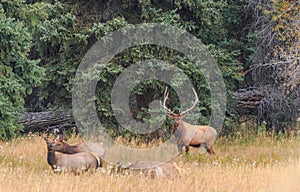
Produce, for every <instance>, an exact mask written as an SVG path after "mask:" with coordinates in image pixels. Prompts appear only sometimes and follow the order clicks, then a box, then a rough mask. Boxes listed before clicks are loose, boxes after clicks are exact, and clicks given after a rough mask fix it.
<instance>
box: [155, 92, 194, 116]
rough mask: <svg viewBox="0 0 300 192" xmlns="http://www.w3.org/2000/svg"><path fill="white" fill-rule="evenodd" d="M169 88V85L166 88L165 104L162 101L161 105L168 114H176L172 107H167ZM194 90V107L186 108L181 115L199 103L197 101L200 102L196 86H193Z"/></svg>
mask: <svg viewBox="0 0 300 192" xmlns="http://www.w3.org/2000/svg"><path fill="white" fill-rule="evenodd" d="M167 90H168V87H166V89H165V93H164V102H163V104H161V103H160V105H161V106H162V108H163V110H164V112H165V113H167V114H168V115H176V114H175V113H174V112H173V111H172V110H171V109H169V108H167V107H166V101H167V99H168V96H169V93H168V91H167ZM193 92H194V95H195V101H194V103H193V105H192V107H191V108H189V109H187V110H185V111H183V112H181V113H180V115H183V114H185V113H187V112H189V111H190V110H192V109H193V108H194V107H195V106H196V105H197V103H198V102H199V99H198V95H197V93H196V91H195V89H194V88H193Z"/></svg>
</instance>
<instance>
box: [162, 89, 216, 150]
mask: <svg viewBox="0 0 300 192" xmlns="http://www.w3.org/2000/svg"><path fill="white" fill-rule="evenodd" d="M193 92H194V94H195V101H194V104H193V106H192V107H191V108H189V109H188V110H186V111H184V112H181V113H179V114H176V113H174V112H172V110H170V109H169V108H167V107H166V101H167V99H168V93H167V89H166V90H165V94H164V101H163V104H162V107H163V110H164V112H165V113H167V114H168V116H169V117H170V118H171V119H173V125H172V128H173V133H174V136H175V137H176V139H177V144H178V150H179V151H180V153H182V148H183V147H185V150H186V153H188V151H189V146H192V147H200V146H204V148H205V149H206V151H207V152H208V153H210V154H215V152H214V150H213V144H214V142H215V140H216V137H217V132H216V130H215V129H214V128H212V127H210V126H207V125H204V126H201V125H191V124H189V123H187V122H185V121H183V118H184V117H185V116H186V114H187V112H188V111H190V110H192V109H193V108H194V107H195V106H196V105H197V103H198V96H197V93H196V91H195V90H194V89H193Z"/></svg>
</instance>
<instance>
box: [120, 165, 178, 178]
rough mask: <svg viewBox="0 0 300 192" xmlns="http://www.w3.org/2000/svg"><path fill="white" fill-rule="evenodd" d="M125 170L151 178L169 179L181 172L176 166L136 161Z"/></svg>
mask: <svg viewBox="0 0 300 192" xmlns="http://www.w3.org/2000/svg"><path fill="white" fill-rule="evenodd" d="M126 168H127V169H129V170H138V171H142V172H143V173H144V174H145V175H146V176H150V177H151V178H170V177H176V176H180V175H181V170H180V168H179V167H178V166H177V165H175V164H172V163H165V162H157V161H137V162H135V163H133V164H131V165H129V166H128V167H126Z"/></svg>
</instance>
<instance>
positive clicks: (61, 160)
mask: <svg viewBox="0 0 300 192" xmlns="http://www.w3.org/2000/svg"><path fill="white" fill-rule="evenodd" d="M44 139H45V141H46V144H47V149H48V153H47V162H48V164H49V165H50V166H51V168H52V169H53V170H54V171H59V172H73V173H75V174H79V173H83V172H86V171H88V170H89V169H93V170H95V169H96V168H98V167H99V166H100V162H99V160H98V159H97V157H96V156H95V155H93V154H92V153H90V152H80V153H76V154H63V153H57V152H56V151H55V150H54V149H53V145H54V143H55V141H54V140H51V139H48V138H44Z"/></svg>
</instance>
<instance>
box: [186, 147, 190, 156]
mask: <svg viewBox="0 0 300 192" xmlns="http://www.w3.org/2000/svg"><path fill="white" fill-rule="evenodd" d="M189 150H190V149H189V146H185V153H186V154H188V153H189Z"/></svg>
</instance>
